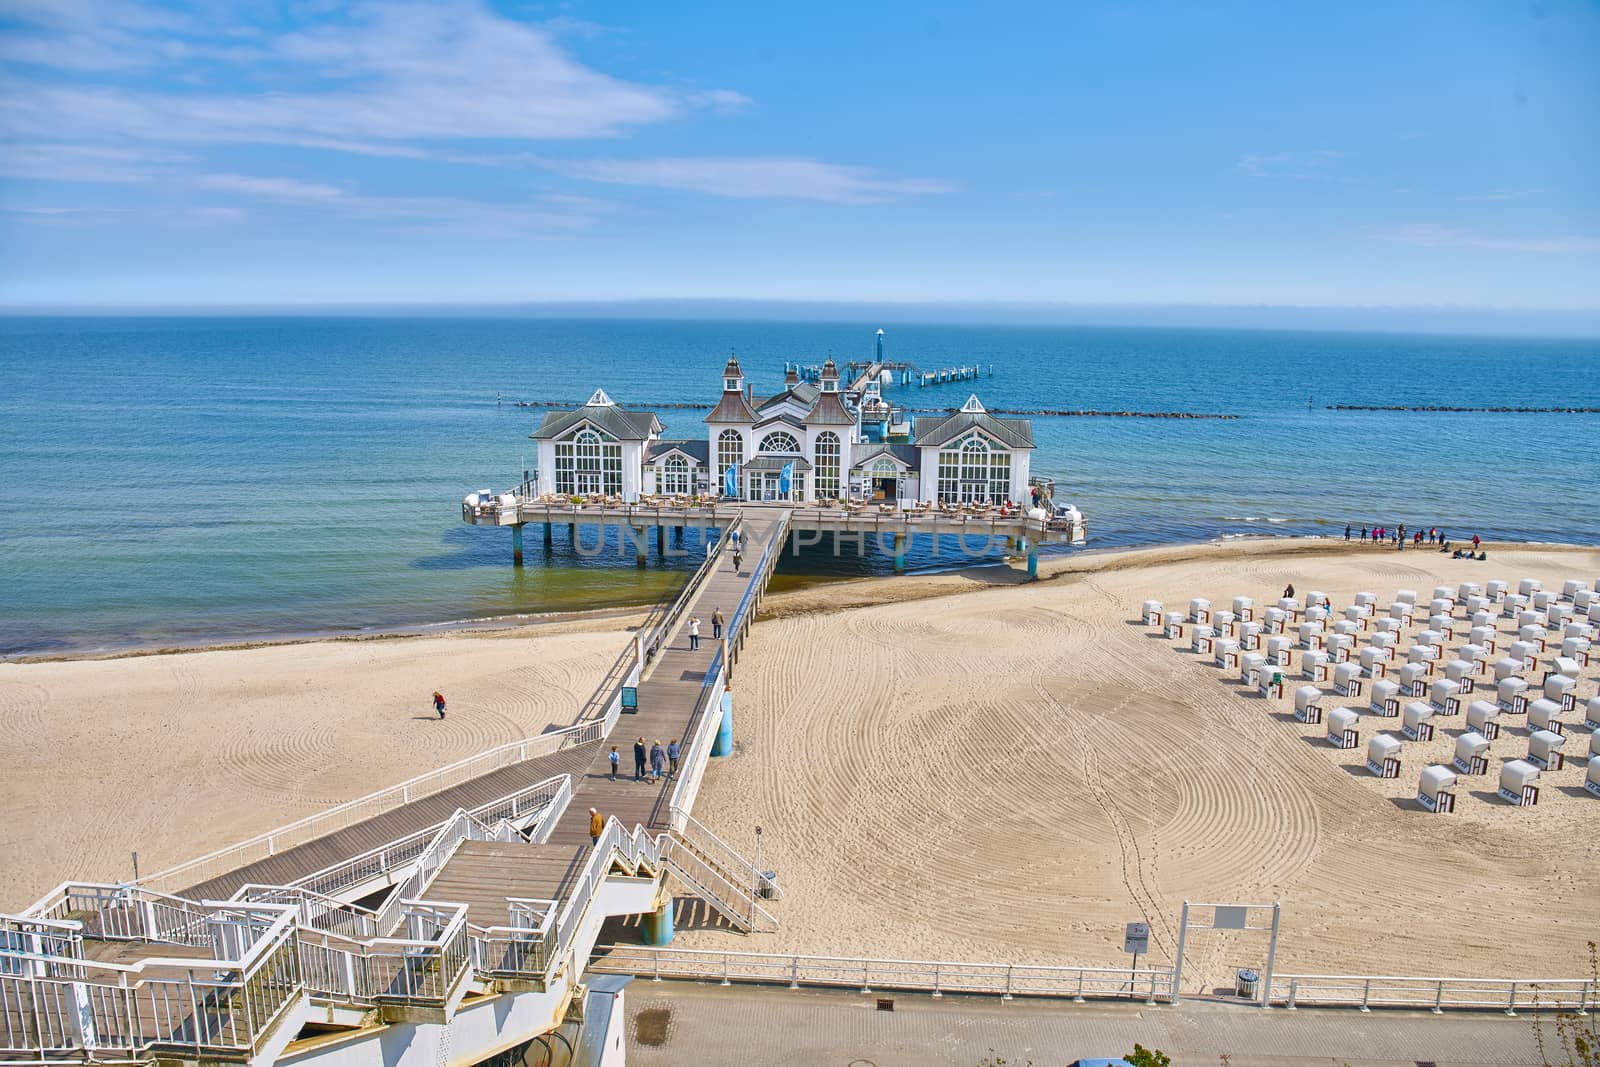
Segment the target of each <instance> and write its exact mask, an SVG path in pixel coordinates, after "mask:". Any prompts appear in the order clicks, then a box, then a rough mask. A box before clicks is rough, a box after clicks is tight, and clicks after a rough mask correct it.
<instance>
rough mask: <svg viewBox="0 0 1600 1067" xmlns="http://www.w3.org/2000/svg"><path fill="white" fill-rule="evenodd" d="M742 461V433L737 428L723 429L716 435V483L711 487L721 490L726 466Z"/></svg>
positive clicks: (725, 474)
mask: <svg viewBox="0 0 1600 1067" xmlns="http://www.w3.org/2000/svg"><path fill="white" fill-rule="evenodd" d="M743 462H744V435H743V434H741V433H740V432H739V431H738V430H723V431H722V432H721V433H720V434H718V435H717V484H716V485H713V486H712V487H711V488H712V490H713V491H715V492H718V493H720V492H722V488H723V480H724V479H725V478H726V477H727V474H728V468H729V467H731V466H733V465H734V464H735V463H743Z"/></svg>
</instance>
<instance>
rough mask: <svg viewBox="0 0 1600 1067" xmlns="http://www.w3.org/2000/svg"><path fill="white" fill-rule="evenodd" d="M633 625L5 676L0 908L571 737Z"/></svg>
mask: <svg viewBox="0 0 1600 1067" xmlns="http://www.w3.org/2000/svg"><path fill="white" fill-rule="evenodd" d="M637 618H638V617H637V616H633V615H628V616H621V617H608V618H586V619H581V620H577V621H571V622H560V623H550V624H541V625H538V626H533V627H526V628H521V629H516V630H506V631H499V632H495V633H460V634H453V635H449V636H443V637H427V638H383V639H370V640H360V641H314V642H308V643H303V644H285V645H271V646H267V647H262V648H242V649H223V650H217V651H208V652H182V653H174V654H171V655H145V656H131V657H122V658H114V659H83V660H62V661H58V662H39V663H6V664H0V762H3V765H4V766H5V767H6V768H7V769H8V772H9V773H7V774H5V775H4V776H0V811H4V812H5V813H6V818H5V819H4V820H0V850H3V851H4V854H5V855H6V856H8V857H12V858H13V859H14V860H15V862H8V863H6V864H3V865H0V910H8V909H13V908H21V907H25V906H26V905H28V904H30V903H32V902H33V901H34V900H36V899H37V898H38V897H39V895H40V894H42V893H44V892H45V891H46V890H48V889H49V888H51V887H52V886H54V885H56V884H58V883H59V882H62V881H64V880H66V879H68V878H73V879H78V880H83V881H116V880H118V879H127V878H129V877H131V876H132V873H133V867H132V858H131V853H132V851H133V850H135V849H137V850H138V851H139V866H140V870H141V872H143V873H145V874H149V873H152V872H154V871H157V870H160V869H161V868H163V867H169V866H171V865H173V864H175V863H178V862H180V861H182V860H185V859H189V858H192V857H195V856H199V855H203V854H204V853H206V852H209V851H211V850H213V849H216V848H220V847H221V846H223V845H226V844H229V843H231V842H234V841H237V840H240V839H242V838H245V837H248V836H251V835H253V834H256V833H260V832H262V831H265V830H270V829H272V828H273V827H275V826H281V825H283V824H284V823H287V822H292V821H293V820H295V819H298V818H302V817H304V816H306V815H309V814H311V813H312V812H314V811H316V810H318V809H320V808H324V807H328V806H331V805H333V804H337V803H339V802H341V801H345V800H351V799H353V798H355V797H359V796H363V795H365V794H367V793H370V792H373V791H375V790H377V789H381V788H383V787H385V786H388V785H392V784H394V783H396V782H399V781H402V780H404V779H406V778H409V777H411V776H413V775H416V774H420V773H422V772H424V771H427V770H430V769H432V768H435V767H440V766H443V765H445V764H447V763H450V762H452V761H454V760H458V759H461V758H463V757H466V756H470V755H472V754H473V753H476V752H481V751H482V750H484V749H486V748H491V747H493V746H494V745H497V744H501V743H503V742H506V741H513V740H516V739H518V738H521V737H526V736H528V735H530V734H536V733H539V732H541V731H542V730H544V729H545V728H546V727H547V726H550V725H563V726H564V725H566V724H568V723H570V722H572V721H573V720H574V719H575V718H576V716H577V714H578V709H579V708H581V707H582V706H583V703H584V701H586V700H587V699H588V698H589V695H590V694H591V693H592V692H593V690H594V687H595V686H596V685H597V684H598V683H599V681H600V678H601V677H602V676H603V675H604V674H605V671H606V669H607V668H608V667H609V666H610V665H611V663H612V661H613V660H614V659H615V658H616V656H617V654H618V653H619V652H620V651H621V649H622V647H623V645H624V644H625V642H626V640H627V637H626V630H627V627H628V625H629V624H631V623H634V622H636V621H637ZM435 689H438V690H440V691H441V692H443V693H444V694H445V696H446V698H447V700H448V702H449V709H448V711H447V712H446V718H445V720H444V721H443V722H440V721H438V720H437V719H436V718H435V716H434V715H433V708H432V704H431V702H430V698H431V695H432V693H433V691H434V690H435Z"/></svg>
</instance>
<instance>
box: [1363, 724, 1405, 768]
mask: <svg viewBox="0 0 1600 1067" xmlns="http://www.w3.org/2000/svg"><path fill="white" fill-rule="evenodd" d="M1403 747H1404V746H1403V745H1402V744H1401V742H1400V739H1399V738H1398V737H1396V736H1394V734H1373V735H1372V739H1371V740H1369V741H1368V742H1367V770H1369V771H1371V772H1372V773H1373V774H1375V775H1377V776H1378V777H1379V778H1398V777H1400V750H1401V748H1403Z"/></svg>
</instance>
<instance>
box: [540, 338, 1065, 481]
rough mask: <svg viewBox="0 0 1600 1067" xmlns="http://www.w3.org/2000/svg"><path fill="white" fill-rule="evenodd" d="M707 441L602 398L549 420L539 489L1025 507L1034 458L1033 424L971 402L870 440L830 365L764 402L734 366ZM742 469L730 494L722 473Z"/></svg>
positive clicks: (709, 420) (872, 434)
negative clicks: (814, 379) (909, 429)
mask: <svg viewBox="0 0 1600 1067" xmlns="http://www.w3.org/2000/svg"><path fill="white" fill-rule="evenodd" d="M705 425H706V429H705V438H704V440H703V441H693V440H691V441H684V440H664V439H662V432H663V430H664V427H663V426H662V425H661V422H660V420H658V419H657V418H656V416H655V415H654V414H653V413H650V412H630V411H626V410H624V409H623V408H621V407H618V406H617V405H616V404H615V403H614V402H613V401H612V400H611V398H610V397H609V396H607V395H606V393H605V391H604V390H603V389H601V390H596V391H595V394H594V396H592V397H591V398H590V399H589V401H588V403H586V404H585V405H584V406H583V407H581V408H577V409H575V410H572V411H562V412H550V413H548V414H547V415H546V416H545V418H544V422H543V424H542V425H541V426H540V428H539V429H538V430H537V431H536V432H535V433H534V434H533V435H532V436H533V438H534V440H535V441H536V442H537V454H538V472H537V479H536V484H537V488H538V492H539V494H540V495H541V496H545V497H549V498H553V499H566V498H571V497H578V498H582V499H588V498H591V497H603V498H606V499H610V500H621V501H622V502H625V503H634V502H637V501H638V500H639V498H640V497H641V496H642V495H664V496H690V495H697V494H700V495H705V494H708V495H710V496H713V497H721V496H726V495H734V496H737V497H738V498H739V499H741V500H760V501H778V500H786V501H790V502H793V503H817V502H824V501H832V500H841V499H855V500H865V501H879V502H883V503H904V502H910V501H920V502H924V503H927V504H952V505H953V504H988V505H1002V504H1005V503H1008V502H1009V503H1011V504H1013V505H1026V504H1027V503H1028V502H1029V499H1030V490H1029V484H1028V479H1029V475H1030V473H1031V463H1032V456H1033V447H1034V446H1033V434H1032V428H1031V426H1030V425H1029V423H1028V422H1027V421H1026V420H1021V419H999V418H996V417H994V416H992V415H990V414H989V413H988V412H987V411H986V410H985V409H984V407H983V405H982V404H981V403H979V401H978V398H977V397H976V396H973V397H971V398H970V399H969V400H968V401H967V403H966V404H965V405H964V406H963V407H962V408H961V410H960V411H959V412H956V413H953V414H950V415H944V416H934V417H931V418H919V419H917V420H916V422H915V426H914V430H913V433H914V435H915V436H914V438H913V440H911V441H905V440H904V439H900V440H899V441H896V442H889V443H886V442H882V441H878V440H876V439H874V438H876V436H877V430H876V428H874V427H869V428H868V429H867V431H865V432H864V431H863V429H862V426H861V424H860V421H859V416H858V413H857V412H856V411H853V410H852V409H851V408H850V407H849V406H848V405H847V404H846V401H845V397H844V395H843V394H842V393H841V392H840V391H839V374H838V369H837V368H836V367H835V366H834V363H833V361H832V360H831V359H830V360H828V361H827V362H826V363H825V364H824V365H823V368H822V374H821V377H820V380H819V384H817V385H811V384H809V383H806V382H801V381H800V380H799V378H798V376H797V375H796V374H794V373H793V372H791V373H790V374H789V376H788V378H787V379H786V381H785V382H784V388H783V389H782V391H780V392H778V393H776V394H774V395H772V396H770V397H766V398H764V399H763V398H757V397H755V396H753V395H752V394H751V392H750V390H749V389H748V388H747V387H746V383H745V378H744V374H743V372H742V371H741V370H740V368H739V363H738V361H737V360H736V359H729V361H728V364H727V366H726V367H725V368H724V370H723V377H722V396H721V399H720V400H719V401H718V403H717V405H716V407H715V408H713V409H712V411H711V413H710V414H709V415H707V416H706V418H705ZM734 465H737V468H738V473H737V475H736V484H735V485H734V492H733V493H732V494H728V492H727V481H726V473H727V471H728V469H729V467H731V466H734Z"/></svg>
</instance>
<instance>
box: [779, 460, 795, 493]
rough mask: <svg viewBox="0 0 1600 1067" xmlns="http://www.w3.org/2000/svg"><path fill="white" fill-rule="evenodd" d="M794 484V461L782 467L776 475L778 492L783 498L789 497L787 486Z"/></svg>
mask: <svg viewBox="0 0 1600 1067" xmlns="http://www.w3.org/2000/svg"><path fill="white" fill-rule="evenodd" d="M793 484H794V460H792V459H791V460H790V461H789V462H787V463H785V464H784V465H783V470H782V471H780V472H779V473H778V492H780V493H782V494H783V495H784V496H788V495H789V486H791V485H793Z"/></svg>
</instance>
